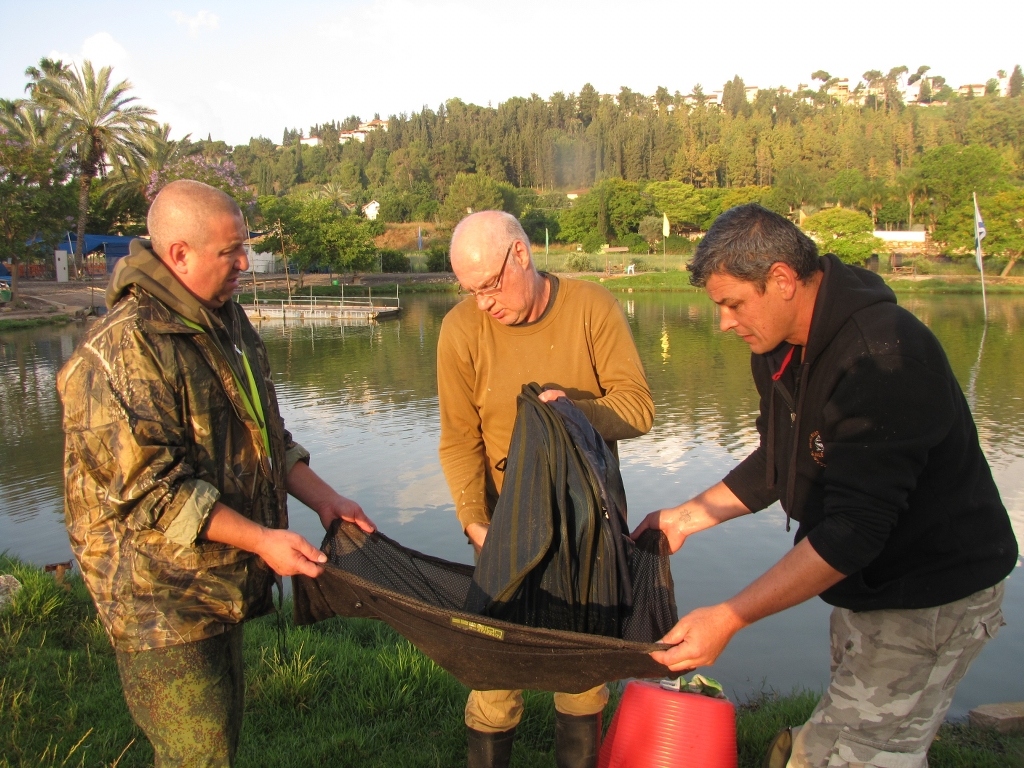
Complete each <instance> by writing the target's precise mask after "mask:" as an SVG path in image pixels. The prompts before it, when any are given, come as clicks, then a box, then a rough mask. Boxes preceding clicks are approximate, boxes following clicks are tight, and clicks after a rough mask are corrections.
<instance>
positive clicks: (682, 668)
mask: <svg viewBox="0 0 1024 768" xmlns="http://www.w3.org/2000/svg"><path fill="white" fill-rule="evenodd" d="M745 626H746V624H744V623H743V621H742V620H741V619H740V617H739V616H737V615H736V613H735V611H733V609H732V608H730V607H729V606H728V605H727V604H726V603H722V604H720V605H713V606H710V607H707V608H697V609H696V610H694V611H691V612H690V613H688V614H687V615H686V616H684V617H683V618H681V619H680V620H679V622H678V623H677V624H676V625H675V626H674V627H672V629H671V630H669V633H668V634H667V635H665V637H663V638H662V639H661V642H662V643H668V644H670V645H673V646H674V647H673V648H669V649H668V650H667V651H655V652H654V653H652V654H651V658H653V659H654V660H655V661H656V662H658V663H659V664H664V665H665V666H666V667H668V668H669V669H671V670H672V671H673V672H687V671H689V670H691V669H694V668H695V667H707V666H710V665H711V664H714V663H715V659H717V658H718V657H719V656H720V655H721V653H722V651H723V650H725V646H727V645H728V644H729V641H730V640H732V636H733V635H735V634H736V633H737V632H739V631H740V630H741V629H743V627H745Z"/></svg>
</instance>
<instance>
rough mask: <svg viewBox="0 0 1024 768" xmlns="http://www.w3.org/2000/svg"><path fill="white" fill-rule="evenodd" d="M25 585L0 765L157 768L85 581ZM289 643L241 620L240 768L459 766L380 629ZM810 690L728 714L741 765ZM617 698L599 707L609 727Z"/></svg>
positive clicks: (985, 741)
mask: <svg viewBox="0 0 1024 768" xmlns="http://www.w3.org/2000/svg"><path fill="white" fill-rule="evenodd" d="M0 574H12V575H14V576H15V577H16V578H17V579H18V580H19V581H20V582H21V584H22V585H23V586H22V589H21V590H20V591H19V592H18V593H17V594H16V595H15V596H14V599H13V602H12V603H11V604H10V605H9V606H8V607H6V608H4V609H2V610H0V768H14V767H15V766H43V767H51V766H52V767H53V768H56V766H67V767H68V768H73V767H75V766H81V767H83V768H84V766H96V765H103V766H118V768H136V767H137V766H147V765H150V764H151V763H152V750H151V748H150V746H149V743H148V742H147V741H146V739H145V737H144V736H143V734H142V733H141V732H140V731H139V730H138V728H137V727H136V726H135V725H134V723H133V722H132V720H131V718H130V716H129V714H128V710H127V707H126V705H125V703H124V699H123V697H122V694H121V685H120V680H119V678H118V675H117V665H116V662H115V659H114V654H113V651H112V650H111V647H110V643H109V642H108V640H107V637H106V635H105V633H104V631H103V629H102V627H101V626H100V624H99V621H98V619H97V617H96V612H95V609H94V608H93V605H92V602H91V600H90V599H89V596H88V593H87V592H86V589H85V586H84V584H83V583H82V581H81V579H80V578H78V577H77V576H75V575H71V576H68V577H66V578H65V579H64V580H63V583H58V581H57V580H56V579H54V577H53V576H51V575H50V574H48V573H44V572H43V570H42V569H41V568H38V567H35V566H32V565H27V564H25V563H22V562H20V561H19V560H17V559H16V558H13V557H10V556H8V555H0ZM289 614H290V612H289V611H288V609H287V605H286V609H285V617H284V630H285V648H284V649H282V648H281V647H280V646H279V644H278V634H277V632H278V625H277V619H276V618H275V617H274V616H272V615H271V616H266V617H263V618H261V619H257V620H254V621H252V622H249V623H248V624H246V631H245V663H246V686H247V692H246V711H245V725H244V727H243V731H242V740H241V745H240V753H239V756H238V764H239V765H240V766H247V765H267V766H292V765H294V766H308V765H316V764H321V763H322V764H327V763H329V764H331V765H335V766H382V767H383V766H393V765H401V766H461V765H464V764H465V732H464V726H463V719H462V716H463V712H462V710H463V707H464V705H465V696H466V689H465V688H464V687H463V686H462V685H460V684H459V683H458V682H457V681H456V680H455V679H454V678H452V677H451V676H450V675H448V673H446V672H444V671H443V670H442V669H440V668H439V667H437V666H436V665H435V664H434V663H433V662H431V661H430V660H429V659H427V658H426V657H425V656H423V655H422V654H421V653H419V651H417V650H416V649H415V648H414V647H413V646H411V645H410V644H409V643H408V642H407V641H406V640H404V639H403V638H402V637H400V636H399V635H398V634H397V633H395V632H394V631H393V630H392V629H391V628H390V627H388V626H387V625H386V624H383V623H380V622H375V621H370V620H360V619H340V618H336V619H332V620H330V621H327V622H322V623H320V624H317V625H314V626H311V627H295V626H293V624H292V622H291V618H290V615H289ZM817 697H818V694H817V693H815V692H810V691H794V692H793V693H791V694H788V695H779V694H777V693H776V692H774V691H765V692H762V693H761V694H760V695H758V696H756V697H755V698H753V699H749V700H747V701H744V702H741V703H740V706H739V708H738V712H737V737H738V744H739V765H740V766H741V768H746V767H748V766H749V767H755V766H760V765H761V760H762V756H763V754H764V751H765V749H766V747H767V744H768V742H769V741H770V739H771V738H772V736H773V735H774V734H775V733H776V732H777V731H778V729H779V728H781V727H783V726H784V725H795V724H798V723H800V722H802V721H803V720H804V719H806V717H807V716H808V715H809V713H810V711H811V709H812V708H813V707H814V704H815V702H816V700H817ZM618 699H619V692H618V690H616V691H613V695H612V701H611V702H610V703H609V706H608V708H607V709H606V711H605V718H604V722H605V727H606V728H607V726H608V724H609V723H610V722H611V717H612V715H613V713H614V708H615V706H616V705H617V703H618ZM553 745H554V713H553V703H552V698H551V694H549V693H547V694H546V693H542V692H527V694H526V713H525V716H524V718H523V722H522V724H521V725H520V727H519V730H518V733H517V738H516V745H515V750H514V753H513V760H512V765H513V766H520V767H522V768H525V767H526V766H531V768H532V767H534V766H553V765H554V758H553V754H552V750H553ZM1022 761H1024V734H1018V735H1013V736H1009V735H1000V734H997V733H995V732H990V731H982V730H977V729H972V728H969V727H968V726H966V725H965V724H956V723H947V724H945V725H943V726H942V729H941V730H940V732H939V736H938V738H937V739H936V741H935V743H934V744H933V746H932V749H931V751H930V753H929V764H930V765H931V766H933V768H952V767H953V766H973V767H975V768H1004V767H1007V768H1008V767H1009V766H1019V765H1021V763H1022Z"/></svg>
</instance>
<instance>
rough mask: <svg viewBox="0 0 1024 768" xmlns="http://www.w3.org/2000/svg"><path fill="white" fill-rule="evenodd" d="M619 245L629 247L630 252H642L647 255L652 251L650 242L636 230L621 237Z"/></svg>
mask: <svg viewBox="0 0 1024 768" xmlns="http://www.w3.org/2000/svg"><path fill="white" fill-rule="evenodd" d="M619 245H624V246H626V247H627V248H629V252H630V253H641V254H643V255H645V256H646V255H647V254H648V253H650V251H651V246H650V244H649V243H648V242H647V241H646V240H644V239H643V238H642V237H640V235H638V234H637V233H636V232H628V233H626V234H625V235H623V236H622V237H620V238H619Z"/></svg>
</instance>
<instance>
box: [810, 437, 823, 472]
mask: <svg viewBox="0 0 1024 768" xmlns="http://www.w3.org/2000/svg"><path fill="white" fill-rule="evenodd" d="M810 443H811V458H812V459H814V463H815V464H817V465H818V466H821V467H824V466H825V441H824V440H822V439H821V433H820V432H819V431H818V430H814V431H813V432H811V440H810Z"/></svg>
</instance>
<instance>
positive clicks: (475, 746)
mask: <svg viewBox="0 0 1024 768" xmlns="http://www.w3.org/2000/svg"><path fill="white" fill-rule="evenodd" d="M466 732H467V733H468V734H469V748H468V749H467V750H466V768H508V761H509V760H510V759H511V757H512V741H513V739H515V737H516V729H515V728H512V729H510V730H508V731H499V732H498V733H484V732H483V731H477V730H475V729H473V728H469V727H467V728H466Z"/></svg>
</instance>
